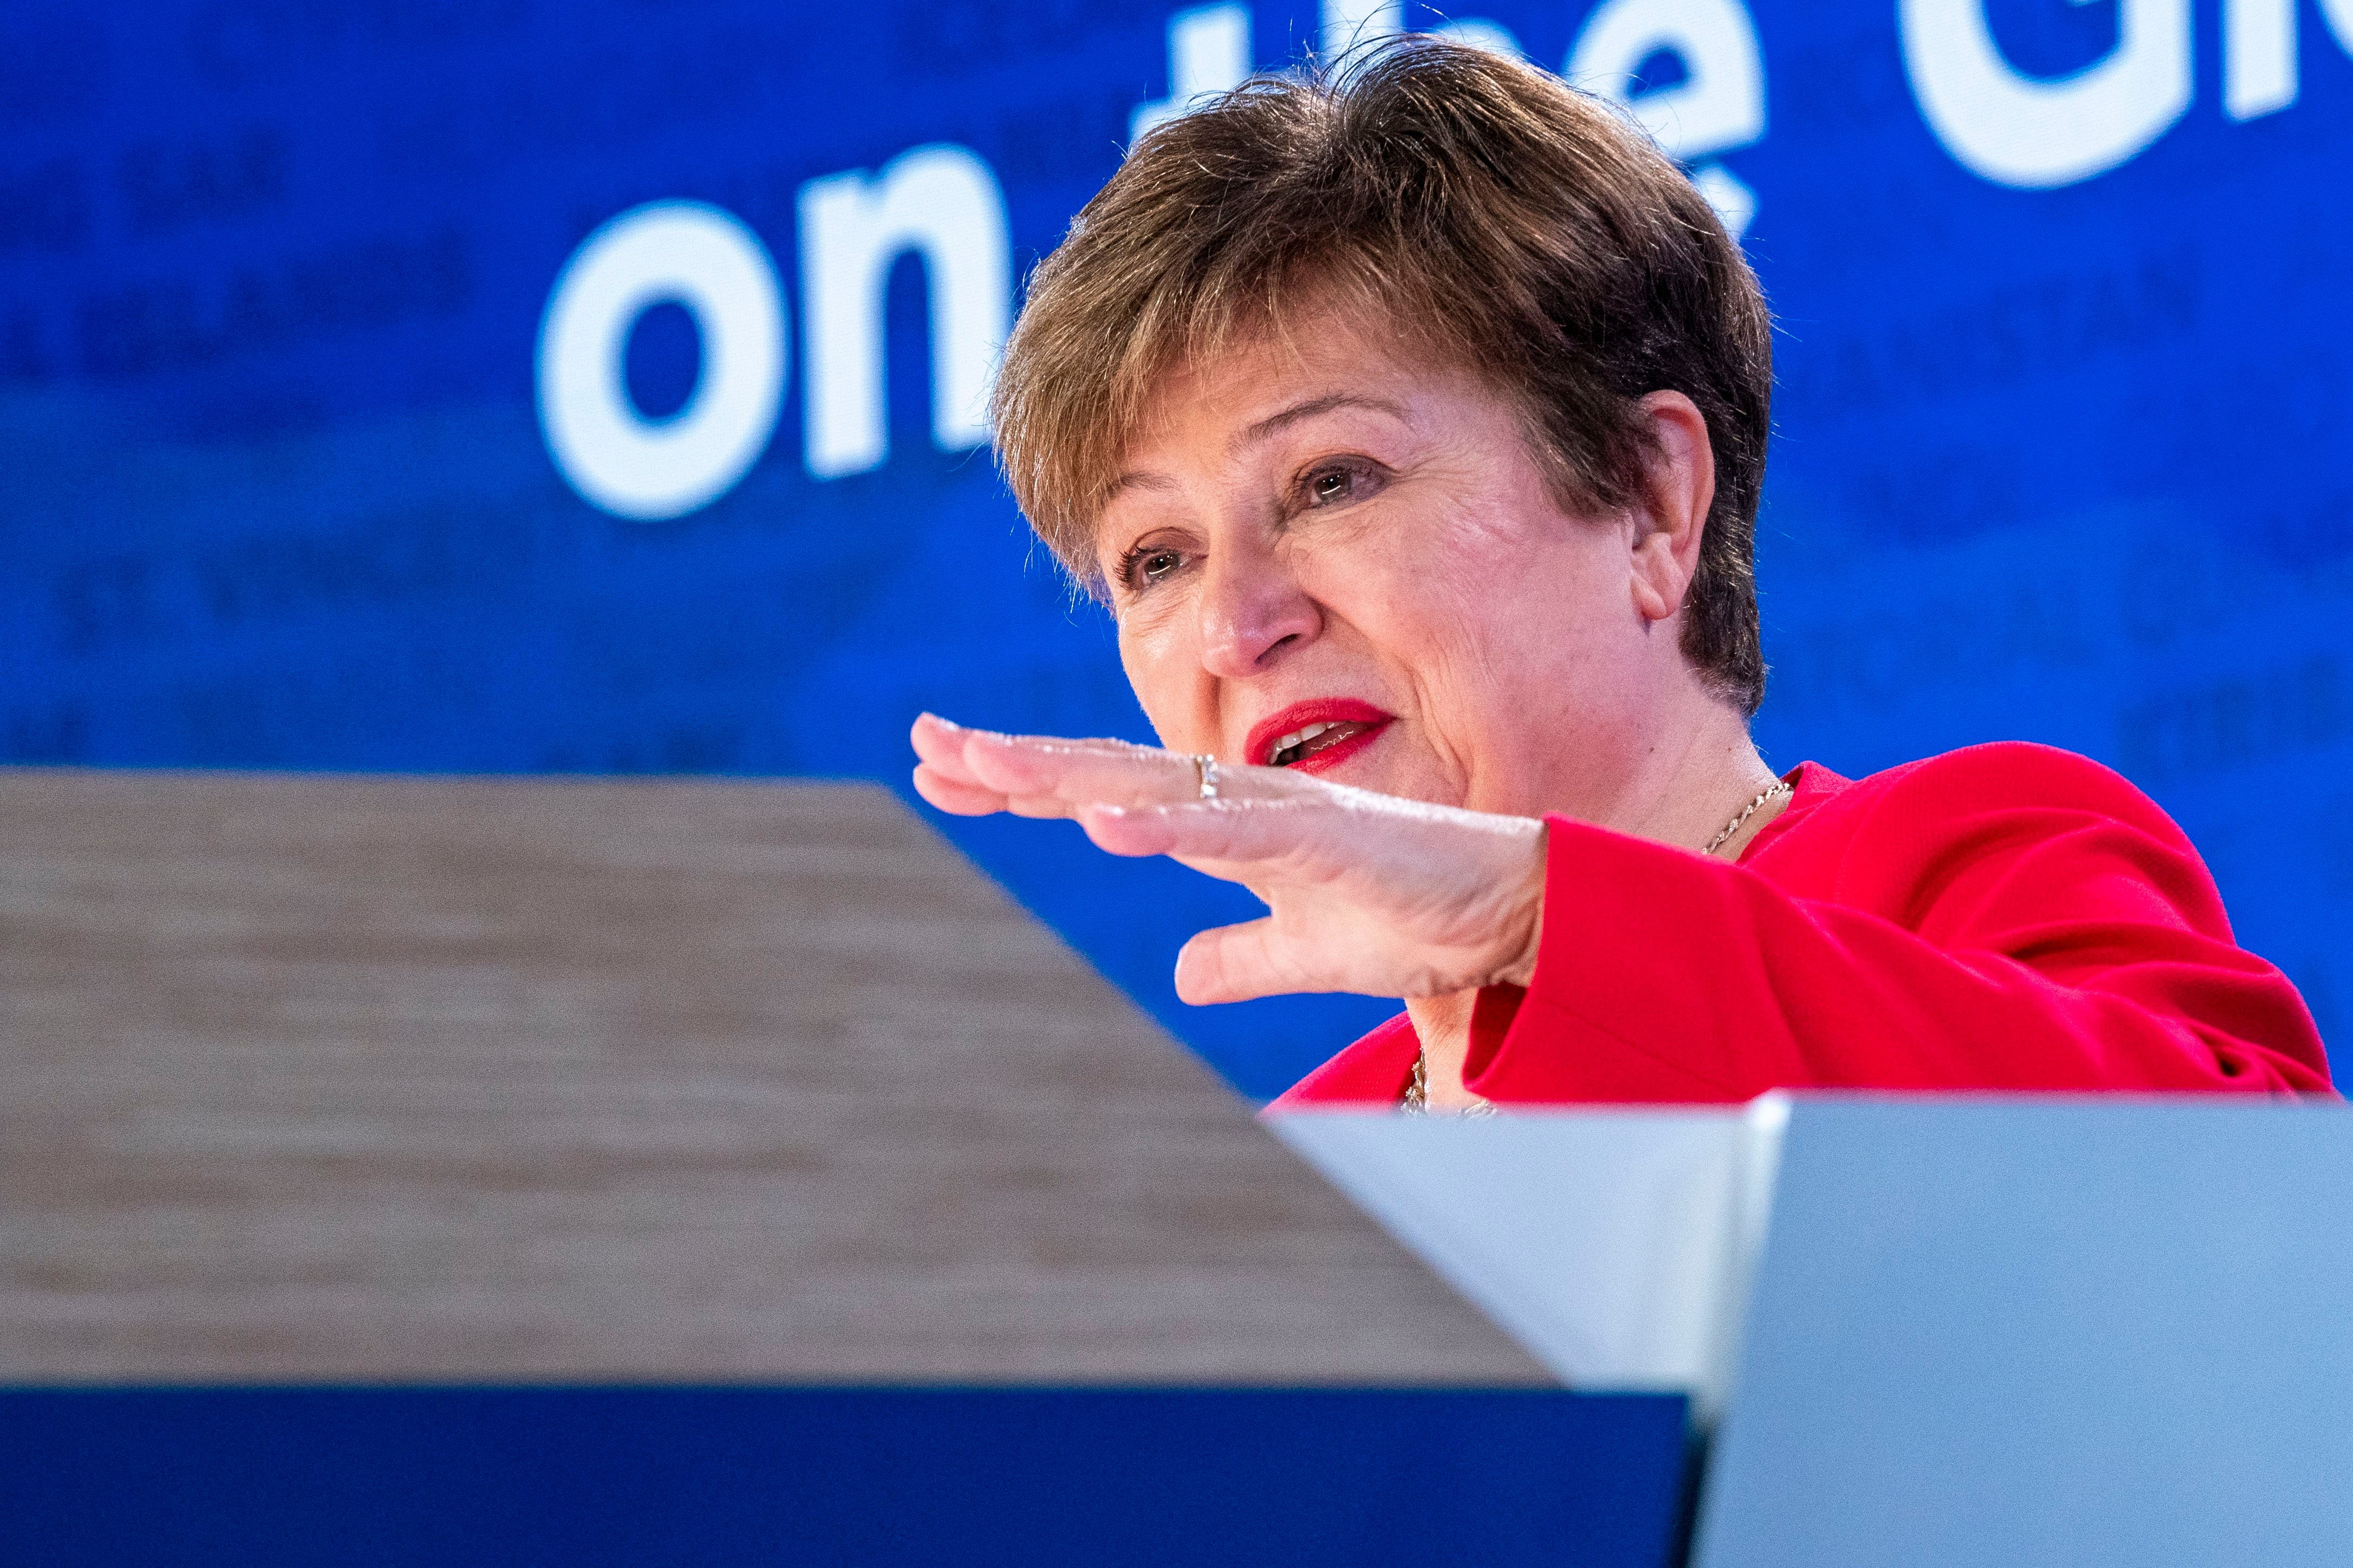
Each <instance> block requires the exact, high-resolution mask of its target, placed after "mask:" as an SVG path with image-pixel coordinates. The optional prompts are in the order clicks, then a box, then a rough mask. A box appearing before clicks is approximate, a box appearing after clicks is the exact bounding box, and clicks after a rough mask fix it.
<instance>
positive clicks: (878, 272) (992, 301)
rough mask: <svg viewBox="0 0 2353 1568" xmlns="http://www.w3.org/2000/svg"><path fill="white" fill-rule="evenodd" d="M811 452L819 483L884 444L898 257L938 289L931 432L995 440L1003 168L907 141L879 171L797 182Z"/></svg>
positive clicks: (933, 294) (1002, 332)
mask: <svg viewBox="0 0 2353 1568" xmlns="http://www.w3.org/2000/svg"><path fill="white" fill-rule="evenodd" d="M800 228H801V233H800V250H801V310H802V318H801V320H802V336H803V339H804V343H805V347H806V351H807V352H806V354H805V356H804V363H806V364H807V367H808V368H807V372H806V379H805V381H804V382H803V384H802V397H801V402H802V407H803V413H804V417H805V422H806V426H807V451H806V453H805V455H804V460H805V461H806V463H807V467H808V471H809V472H810V473H811V474H812V475H814V476H816V477H817V478H818V479H839V478H841V477H843V476H845V475H849V474H859V473H864V472H865V471H866V470H867V469H869V468H875V467H877V466H879V465H880V464H881V461H882V459H883V458H885V457H886V456H888V455H889V452H890V433H889V427H888V420H887V415H886V412H885V393H884V387H883V369H882V367H883V342H882V335H883V325H882V318H883V295H884V290H885V288H886V286H887V284H888V282H889V279H890V276H891V267H892V263H893V262H894V261H896V260H897V259H898V258H900V257H901V256H902V255H904V254H905V253H907V252H908V251H911V250H912V251H913V252H915V253H916V254H917V255H919V256H921V257H922V258H923V268H924V271H925V274H926V281H927V284H928V287H929V290H930V298H931V323H932V437H933V439H934V440H935V441H937V442H938V443H939V445H940V446H941V447H943V448H944V449H946V450H948V451H962V450H965V448H967V447H977V446H979V445H980V444H981V443H982V442H984V441H986V440H987V439H988V414H987V405H988V391H989V384H990V381H991V379H992V378H993V377H994V375H995V374H996V370H997V353H998V351H999V350H1001V349H1002V348H1003V347H1004V344H1005V336H1006V333H1007V331H1008V330H1009V329H1010V326H1011V321H1012V307H1013V277H1012V252H1011V246H1010V243H1009V242H1008V238H1007V237H1006V218H1005V197H1004V194H1003V193H1002V192H1001V191H1000V190H999V189H998V188H997V176H996V175H995V174H991V173H990V172H989V167H988V165H987V163H983V162H982V161H981V160H980V158H979V157H978V156H977V155H976V154H975V153H972V152H971V151H969V150H968V149H966V148H963V147H956V146H951V145H948V144H945V143H940V144H936V145H933V146H926V147H913V148H910V149H909V150H908V151H906V152H904V153H901V154H900V155H899V156H898V157H896V158H893V159H892V161H891V162H890V163H888V164H886V165H884V167H883V168H882V170H881V173H879V174H872V175H869V174H866V173H864V172H863V171H860V170H852V171H850V172H849V173H847V174H828V175H827V176H826V177H825V178H823V179H818V180H811V181H810V182H809V183H808V184H806V185H803V186H802V187H801V192H800Z"/></svg>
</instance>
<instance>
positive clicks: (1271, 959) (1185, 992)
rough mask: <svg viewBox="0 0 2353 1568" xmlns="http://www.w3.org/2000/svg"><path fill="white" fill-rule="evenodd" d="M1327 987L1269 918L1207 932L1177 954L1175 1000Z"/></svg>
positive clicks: (1245, 998)
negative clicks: (1304, 969) (1303, 967)
mask: <svg viewBox="0 0 2353 1568" xmlns="http://www.w3.org/2000/svg"><path fill="white" fill-rule="evenodd" d="M1331 989H1332V987H1331V985H1329V984H1325V983H1322V982H1320V981H1319V980H1318V979H1317V977H1315V976H1314V975H1310V974H1305V973H1302V972H1301V969H1300V966H1299V964H1298V963H1296V961H1295V959H1294V956H1293V954H1292V952H1291V951H1290V949H1289V946H1288V944H1287V943H1286V942H1284V939H1283V938H1282V935H1281V934H1280V933H1278V932H1277V931H1275V929H1274V921H1272V920H1271V919H1266V920H1255V921H1245V922H1243V923H1242V924H1240V925H1231V926H1219V927H1218V928H1216V929H1215V930H1213V931H1203V932H1201V933H1200V934H1199V935H1198V936H1196V937H1194V938H1193V939H1192V940H1191V941H1190V942H1187V943H1186V944H1185V946H1184V948H1183V950H1182V951H1181V952H1178V953H1177V954H1176V995H1177V999H1178V1000H1180V1001H1183V1002H1186V1003H1188V1004H1190V1005H1193V1006H1196V1007H1207V1006H1209V1005H1213V1004H1216V1003H1220V1002H1250V1001H1255V1000H1256V999H1257V998H1259V997H1261V996H1283V995H1291V994H1297V993H1300V992H1308V991H1328V990H1331Z"/></svg>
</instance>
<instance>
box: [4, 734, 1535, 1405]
mask: <svg viewBox="0 0 2353 1568" xmlns="http://www.w3.org/2000/svg"><path fill="white" fill-rule="evenodd" d="M0 822H5V835H0V1081H5V1085H6V1092H5V1095H0V1380H5V1381H9V1382H15V1383H19V1384H23V1383H57V1382H62V1383H91V1382H159V1381H160V1382H197V1383H202V1382H240V1381H257V1380H259V1381H286V1380H293V1381H314V1382H315V1381H384V1380H411V1381H416V1380H426V1381H458V1382H467V1381H491V1382H513V1381H533V1380H563V1381H584V1380H585V1381H595V1380H612V1379H621V1380H630V1379H652V1380H673V1381H675V1380H686V1381H695V1380H722V1381H724V1380H747V1379H748V1380H762V1381H823V1382H839V1381H867V1382H871V1381H910V1380H913V1381H934V1382H937V1381H954V1382H965V1383H973V1382H979V1383H988V1382H1005V1381H1013V1382H1056V1381H1062V1382H1071V1381H1084V1382H1097V1383H1100V1382H1105V1381H1109V1382H1118V1383H1162V1384H1165V1383H1196V1384H1200V1383H1214V1384H1318V1383H1327V1384H1328V1383H1345V1384H1486V1385H1511V1384H1518V1385H1532V1384H1546V1383H1548V1382H1551V1381H1553V1380H1552V1379H1551V1378H1550V1377H1549V1376H1548V1375H1547V1374H1546V1372H1545V1371H1544V1370H1543V1368H1542V1367H1541V1366H1539V1364H1538V1363H1536V1362H1535V1360H1534V1359H1532V1358H1531V1357H1530V1356H1529V1355H1528V1354H1527V1353H1526V1352H1525V1351H1523V1350H1522V1349H1520V1348H1519V1347H1518V1346H1517V1345H1515V1344H1514V1342H1512V1341H1510V1340H1509V1339H1507V1338H1506V1337H1505V1336H1504V1334H1503V1333H1502V1332H1501V1331H1498V1330H1497V1329H1496V1328H1495V1327H1494V1326H1493V1325H1492V1324H1491V1323H1490V1322H1489V1321H1487V1320H1486V1319H1485V1318H1484V1317H1482V1315H1481V1314H1480V1313H1479V1312H1477V1311H1476V1310H1473V1309H1472V1308H1471V1307H1470V1306H1468V1305H1466V1304H1465V1302H1464V1301H1463V1300H1462V1299H1461V1297H1459V1296H1458V1295H1456V1294H1455V1293H1454V1292H1453V1291H1452V1290H1451V1289H1449V1288H1448V1287H1447V1286H1446V1285H1444V1284H1442V1283H1441V1282H1440V1280H1439V1279H1437V1278H1436V1277H1434V1276H1433V1275H1432V1274H1431V1273H1430V1270H1429V1269H1428V1268H1425V1267H1424V1266H1423V1265H1422V1264H1421V1263H1419V1262H1418V1261H1417V1260H1415V1259H1414V1258H1412V1257H1410V1256H1409V1254H1408V1253H1407V1252H1406V1251H1405V1250H1404V1249H1403V1248H1401V1247H1399V1246H1398V1244H1397V1243H1396V1242H1395V1241H1393V1240H1391V1239H1390V1238H1389V1237H1388V1236H1387V1235H1386V1234H1385V1233H1384V1232H1383V1231H1382V1230H1381V1229H1380V1227H1379V1226H1377V1225H1376V1224H1375V1223H1374V1222H1373V1221H1372V1220H1370V1219H1368V1218H1366V1217H1365V1216H1364V1215H1362V1214H1361V1213H1359V1212H1358V1211H1357V1210H1356V1208H1355V1207H1354V1206H1353V1205H1350V1204H1349V1203H1348V1202H1347V1201H1346V1199H1345V1198H1343V1197H1342V1196H1341V1195H1339V1194H1338V1193H1336V1192H1335V1190H1334V1189H1333V1188H1332V1187H1331V1186H1330V1185H1328V1184H1326V1183H1325V1181H1324V1179H1323V1178H1322V1177H1320V1176H1319V1175H1317V1174H1316V1173H1314V1172H1313V1171H1311V1170H1310V1169H1309V1168H1308V1167H1307V1166H1306V1165H1304V1164H1303V1163H1301V1162H1300V1161H1299V1160H1298V1159H1297V1158H1296V1157H1295V1156H1293V1154H1292V1153H1291V1152H1287V1151H1286V1150H1285V1149H1284V1148H1283V1147H1282V1145H1281V1144H1280V1143H1278V1142H1276V1141H1275V1140H1274V1139H1273V1138H1271V1137H1270V1136H1269V1135H1268V1134H1267V1133H1266V1132H1265V1131H1263V1130H1262V1129H1261V1128H1260V1127H1259V1126H1257V1125H1256V1124H1255V1123H1254V1122H1253V1121H1252V1118H1251V1116H1250V1110H1249V1108H1248V1107H1247V1106H1246V1105H1245V1104H1244V1103H1242V1102H1241V1101H1240V1100H1238V1099H1237V1098H1235V1097H1234V1096H1232V1095H1231V1094H1230V1093H1229V1091H1228V1090H1226V1089H1224V1088H1223V1087H1222V1086H1221V1085H1219V1083H1218V1082H1217V1081H1216V1080H1215V1079H1214V1078H1213V1077H1212V1076H1211V1075H1210V1074H1209V1073H1208V1071H1207V1070H1206V1069H1204V1068H1201V1067H1200V1066H1199V1065H1198V1063H1196V1062H1195V1061H1194V1060H1193V1059H1192V1058H1190V1057H1189V1055H1188V1054H1187V1052H1186V1051H1185V1050H1184V1049H1183V1048H1182V1047H1180V1046H1178V1045H1177V1044H1176V1042H1174V1041H1172V1040H1170V1039H1169V1038H1168V1037H1166V1035H1164V1034H1163V1033H1162V1032H1161V1031H1160V1030H1159V1029H1158V1028H1157V1027H1156V1026H1154V1025H1153V1024H1152V1023H1151V1022H1149V1021H1148V1020H1147V1019H1146V1018H1145V1016H1143V1015H1142V1014H1141V1013H1140V1012H1139V1011H1138V1010H1137V1009H1135V1008H1134V1006H1133V1005H1130V1004H1129V1003H1127V1002H1126V1001H1125V1000H1124V998H1123V997H1121V996H1120V995H1119V994H1117V993H1116V992H1114V991H1113V989H1112V988H1111V987H1110V986H1109V985H1108V984H1105V983H1104V982H1103V981H1102V980H1101V979H1100V978H1099V977H1097V976H1096V975H1095V974H1093V973H1092V972H1091V971H1090V970H1089V969H1088V968H1087V967H1086V966H1085V965H1084V964H1083V963H1082V962H1081V961H1079V960H1078V959H1077V958H1075V957H1074V956H1073V955H1072V954H1071V952H1069V951H1068V950H1067V949H1066V948H1064V947H1063V946H1062V945H1061V943H1060V942H1059V941H1058V940H1057V939H1056V938H1055V937H1054V936H1053V935H1052V934H1051V933H1050V932H1049V931H1047V930H1046V929H1045V928H1044V927H1042V926H1041V925H1039V923H1038V922H1037V921H1034V920H1032V919H1031V918H1030V917H1029V916H1028V915H1027V914H1025V913H1024V912H1023V911H1021V910H1019V909H1018V908H1017V907H1015V906H1014V905H1013V904H1012V903H1011V902H1010V901H1009V900H1008V899H1007V898H1006V897H1005V896H1004V895H1003V894H1002V893H1000V892H999V891H998V890H997V889H996V888H995V887H994V886H993V885H992V884H990V883H989V882H988V881H987V879H985V878H984V877H983V876H982V875H981V874H980V873H978V872H976V870H974V869H973V868H972V867H971V866H970V865H969V864H968V863H966V862H965V860H964V859H963V858H961V857H959V856H958V855H957V854H956V853H955V851H954V850H952V849H950V848H949V847H947V846H946V845H945V844H944V843H943V842H942V841H941V840H940V839H939V838H937V837H936V836H934V834H933V833H931V832H930V831H929V830H928V829H927V828H925V827H924V826H923V825H922V824H921V823H920V822H919V821H918V820H917V819H916V817H915V816H913V813H911V812H910V811H909V810H908V809H907V808H906V807H904V806H903V805H901V804H900V803H899V802H898V801H896V800H895V799H894V798H892V796H891V795H889V794H888V793H887V792H885V791H883V790H881V789H880V788H877V787H874V786H871V785H860V784H736V783H712V782H678V781H655V782H631V783H611V782H550V781H527V782H523V781H503V780H483V779H459V778H448V779H436V778H377V777H341V776H328V775H300V776H284V775H268V774H249V773H113V772H107V773H91V772H78V771H64V770H14V771H0Z"/></svg>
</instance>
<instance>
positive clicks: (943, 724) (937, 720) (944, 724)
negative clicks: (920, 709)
mask: <svg viewBox="0 0 2353 1568" xmlns="http://www.w3.org/2000/svg"><path fill="white" fill-rule="evenodd" d="M922 717H923V718H925V719H929V720H930V721H932V722H933V723H934V724H937V725H938V726H939V727H940V728H941V729H943V730H961V729H963V728H964V726H963V725H961V724H959V723H957V722H956V721H955V720H953V719H943V718H941V717H940V716H939V715H938V714H936V713H933V712H929V711H926V712H924V713H923V715H922Z"/></svg>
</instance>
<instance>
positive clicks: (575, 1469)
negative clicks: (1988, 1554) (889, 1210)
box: [0, 1388, 1684, 1568]
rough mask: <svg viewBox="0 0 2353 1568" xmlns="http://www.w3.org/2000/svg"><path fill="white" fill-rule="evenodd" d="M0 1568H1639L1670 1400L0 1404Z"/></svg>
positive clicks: (1235, 1396)
mask: <svg viewBox="0 0 2353 1568" xmlns="http://www.w3.org/2000/svg"><path fill="white" fill-rule="evenodd" d="M0 1452H5V1454H6V1455H7V1456H8V1463H7V1464H6V1465H5V1466H0V1561H5V1562H7V1563H77V1564H114V1563H121V1564H124V1565H125V1568H129V1565H132V1564H137V1565H138V1568H213V1565H216V1564H217V1565H219V1568H248V1565H249V1564H254V1563H269V1564H272V1565H274V1568H307V1565H310V1564H317V1565H319V1568H410V1565H414V1568H476V1565H480V1568H514V1565H517V1564H532V1563H546V1564H551V1565H555V1564H563V1565H567V1568H569V1565H574V1564H585V1563H628V1564H635V1563H691V1564H693V1565H694V1568H737V1565H739V1564H740V1565H743V1568H751V1565H753V1564H759V1565H761V1568H776V1565H796V1568H797V1565H801V1564H807V1565H809V1568H844V1565H852V1564H854V1565H856V1568H939V1565H941V1564H948V1563H955V1564H972V1565H976V1568H991V1565H1000V1564H1001V1565H1003V1568H1064V1565H1068V1568H1103V1565H1104V1564H1112V1563H1154V1564H1161V1565H1165V1568H1195V1565H1198V1568H1237V1565H1241V1564H1265V1565H1266V1568H1324V1565H1327V1564H1328V1565H1329V1568H1385V1565H1391V1564H1394V1565H1395V1568H1426V1565H1428V1564H1431V1563H1477V1564H1480V1565H1481V1568H1659V1564H1660V1563H1661V1562H1662V1560H1663V1557H1664V1554H1665V1553H1666V1552H1668V1550H1669V1548H1670V1543H1671V1542H1672V1536H1673V1532H1674V1529H1675V1524H1676V1517H1677V1500H1678V1495H1679V1493H1680V1490H1681V1487H1682V1482H1683V1474H1684V1466H1683V1401H1682V1400H1681V1399H1679V1398H1675V1397H1672V1396H1667V1395H1657V1396H1640V1395H1629V1396H1624V1397H1618V1398H1610V1397H1603V1396H1594V1395H1584V1394H1567V1393H1563V1392H1561V1391H1559V1390H1546V1389H1516V1390H1500V1389H1490V1390H1481V1391H1476V1392H1473V1391H1467V1390H1409V1389H1380V1390H1374V1389H1322V1390H1305V1389H1241V1390H1235V1389H1228V1390H1211V1389H1016V1388H995V1389H970V1388H967V1389H905V1388H902V1389H878V1388H868V1389H814V1388H804V1389H784V1388H601V1389H554V1388H545V1389H518V1388H503V1389H486V1388H469V1389H457V1388H438V1389H436V1388H410V1389H390V1388H374V1389H358V1388H342V1389H290V1388H277V1389H180V1390H169V1391H157V1390H126V1391H103V1392H101V1391H91V1390H82V1391H75V1392H62V1391H56V1390H40V1391H18V1392H16V1393H12V1394H0Z"/></svg>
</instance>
